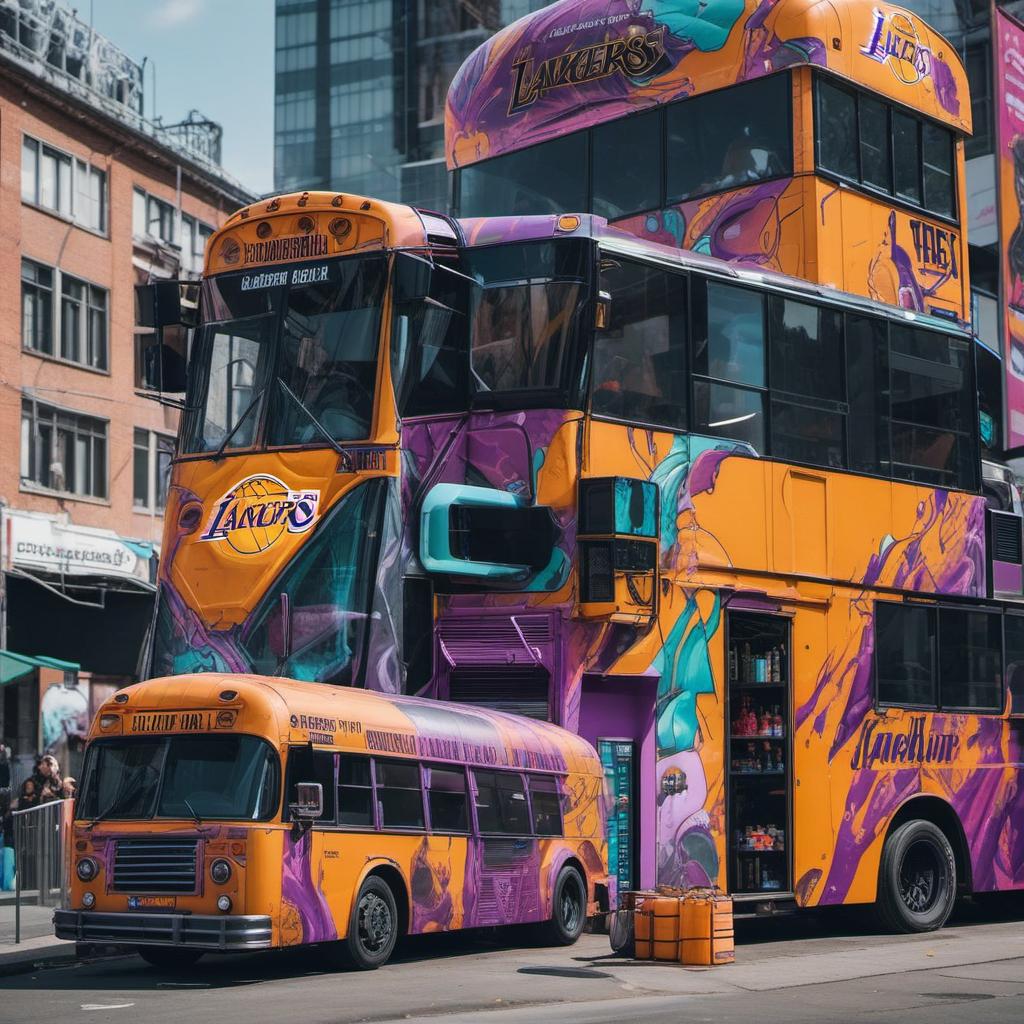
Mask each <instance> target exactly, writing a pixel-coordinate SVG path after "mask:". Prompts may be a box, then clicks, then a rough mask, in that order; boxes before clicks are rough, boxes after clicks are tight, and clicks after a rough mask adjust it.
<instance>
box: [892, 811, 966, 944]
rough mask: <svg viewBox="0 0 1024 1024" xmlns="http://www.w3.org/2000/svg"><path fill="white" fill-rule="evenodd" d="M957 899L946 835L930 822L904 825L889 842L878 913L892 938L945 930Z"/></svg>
mask: <svg viewBox="0 0 1024 1024" xmlns="http://www.w3.org/2000/svg"><path fill="white" fill-rule="evenodd" d="M955 899H956V857H955V856H954V854H953V847H952V846H950V844H949V840H948V839H947V838H946V836H945V833H944V832H943V831H942V829H940V828H939V827H938V826H937V825H933V824H932V823H931V822H930V821H922V820H914V821H908V822H905V823H904V824H903V825H900V827H899V828H897V829H896V830H895V831H894V832H893V833H892V835H890V836H888V837H887V838H886V840H885V846H884V847H883V848H882V864H881V867H880V869H879V878H878V902H877V903H876V905H875V906H876V910H877V913H878V917H879V919H880V921H881V923H882V924H883V925H884V926H885V927H886V928H887V929H889V930H890V931H894V932H930V931H934V930H935V929H936V928H941V927H942V926H943V925H944V924H945V923H946V919H947V918H948V917H949V915H950V912H951V911H952V910H953V903H954V901H955Z"/></svg>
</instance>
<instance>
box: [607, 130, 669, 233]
mask: <svg viewBox="0 0 1024 1024" xmlns="http://www.w3.org/2000/svg"><path fill="white" fill-rule="evenodd" d="M662 139H663V136H662V128H661V111H660V110H651V111H648V112H647V113H646V114H635V115H633V116H632V117H626V118H622V119H620V120H617V121H611V122H609V123H607V124H603V125H599V126H598V127H596V128H594V130H593V135H592V140H591V146H592V147H593V150H592V153H593V156H592V158H591V167H592V171H591V174H592V183H591V196H592V198H591V207H590V208H591V212H592V213H596V214H597V215H598V216H599V217H607V218H608V220H614V219H615V218H616V217H628V216H629V215H630V214H634V213H641V212H642V211H644V210H653V209H656V208H657V207H658V206H660V205H661V168H662V164H663V162H664V158H663V156H662ZM624 153H633V154H640V153H642V154H643V158H642V159H623V154H624Z"/></svg>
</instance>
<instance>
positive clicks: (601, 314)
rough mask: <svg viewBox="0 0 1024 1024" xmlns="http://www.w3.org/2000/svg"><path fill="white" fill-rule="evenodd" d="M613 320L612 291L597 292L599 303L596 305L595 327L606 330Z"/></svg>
mask: <svg viewBox="0 0 1024 1024" xmlns="http://www.w3.org/2000/svg"><path fill="white" fill-rule="evenodd" d="M611 322H612V296H611V293H610V292H606V291H603V290H602V291H599V292H598V293H597V304H596V306H595V307H594V327H595V329H596V330H599V331H606V330H607V329H608V326H609V324H611Z"/></svg>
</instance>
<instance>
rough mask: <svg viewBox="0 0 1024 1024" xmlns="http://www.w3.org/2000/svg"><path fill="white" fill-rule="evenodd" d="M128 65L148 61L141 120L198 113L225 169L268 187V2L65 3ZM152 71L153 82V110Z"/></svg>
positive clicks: (257, 187) (257, 188) (248, 184)
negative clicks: (213, 129) (219, 133)
mask: <svg viewBox="0 0 1024 1024" xmlns="http://www.w3.org/2000/svg"><path fill="white" fill-rule="evenodd" d="M65 2H66V3H67V5H68V6H70V7H73V8H76V9H77V11H78V16H79V17H80V18H81V19H82V20H83V21H86V22H88V21H89V17H90V11H91V16H92V22H93V27H94V28H95V29H96V31H97V32H99V33H101V34H102V35H105V36H106V37H107V38H108V39H109V40H110V41H111V42H112V43H113V44H114V45H115V46H117V47H118V48H119V49H121V50H123V51H124V52H125V53H127V54H128V56H129V57H131V58H132V59H133V60H135V61H137V62H139V63H140V64H141V63H142V58H143V57H148V58H149V60H148V61H147V63H146V68H145V71H144V74H145V103H146V111H145V112H146V116H147V117H151V116H153V114H154V113H155V114H157V115H158V116H160V117H162V118H163V120H164V123H165V124H173V123H174V122H176V121H180V120H183V119H184V118H185V116H186V115H187V114H188V112H189V111H190V110H192V109H196V110H199V111H200V112H201V113H203V114H205V115H206V116H207V117H208V118H210V120H212V121H217V122H219V123H220V125H221V126H222V127H223V129H224V136H223V144H222V153H221V159H222V163H223V165H224V169H225V170H226V171H227V172H228V173H229V174H231V175H233V176H234V177H235V178H237V179H238V180H239V181H240V182H241V183H242V185H243V186H244V187H245V188H247V189H249V190H250V191H252V192H255V193H257V194H262V193H264V192H269V191H271V189H272V188H273V184H274V0H65ZM154 70H155V77H156V90H155V109H154V105H153V103H154V89H153V79H154Z"/></svg>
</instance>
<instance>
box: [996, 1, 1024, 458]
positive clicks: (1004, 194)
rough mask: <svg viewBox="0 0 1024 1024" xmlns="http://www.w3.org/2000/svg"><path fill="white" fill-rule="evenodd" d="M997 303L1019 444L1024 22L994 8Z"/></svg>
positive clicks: (1014, 439)
mask: <svg viewBox="0 0 1024 1024" xmlns="http://www.w3.org/2000/svg"><path fill="white" fill-rule="evenodd" d="M995 19H996V20H995V25H994V29H995V66H996V75H995V79H996V95H995V99H996V156H997V174H998V199H999V247H1000V250H1001V251H1000V253H999V256H1000V259H999V262H1000V267H1001V270H1000V296H999V299H1000V303H1001V305H1002V319H1003V337H1004V339H1005V340H1004V346H1005V349H1004V355H1005V359H1004V363H1005V366H1006V412H1007V417H1006V445H1007V448H1009V449H1013V448H1018V447H1021V446H1024V25H1022V24H1020V23H1019V22H1018V21H1016V20H1015V19H1013V18H1011V17H1010V16H1009V15H1007V14H1004V13H1003V12H1002V11H1001V10H996V12H995Z"/></svg>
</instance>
